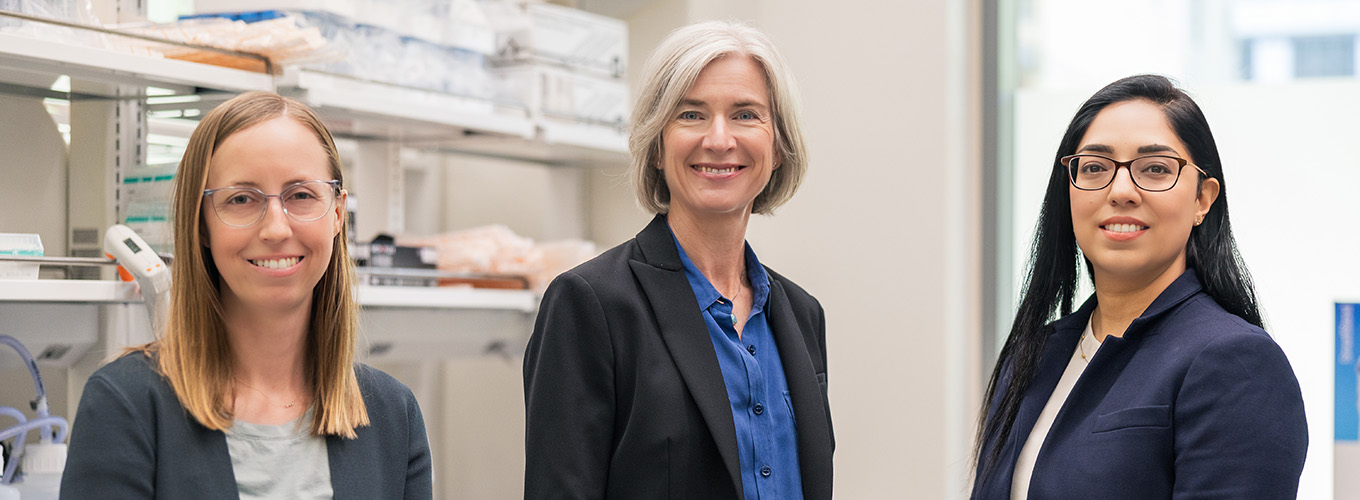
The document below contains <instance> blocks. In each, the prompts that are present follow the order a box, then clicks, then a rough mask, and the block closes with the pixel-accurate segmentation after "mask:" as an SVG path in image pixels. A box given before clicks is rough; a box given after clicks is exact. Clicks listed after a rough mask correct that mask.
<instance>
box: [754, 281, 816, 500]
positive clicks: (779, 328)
mask: <svg viewBox="0 0 1360 500" xmlns="http://www.w3.org/2000/svg"><path fill="white" fill-rule="evenodd" d="M767 307H768V309H769V314H768V315H767V316H766V320H767V321H768V322H769V324H770V330H771V331H772V332H773V334H774V342H775V345H776V346H777V347H778V349H779V357H780V359H781V360H782V361H783V363H784V378H785V379H787V381H788V384H789V393H790V394H791V395H792V396H793V414H794V415H795V417H796V416H798V415H802V416H803V417H802V418H799V419H798V420H797V421H798V426H797V427H798V462H799V464H800V465H801V468H802V469H803V470H802V472H803V496H804V498H807V499H809V500H811V499H821V498H831V481H830V480H831V478H830V477H827V475H826V474H824V473H823V472H822V471H830V470H832V469H831V449H830V448H829V447H827V446H826V443H830V439H829V438H830V436H831V429H830V428H828V424H827V421H826V419H825V418H823V416H824V415H826V414H827V409H826V400H825V398H824V395H823V394H822V388H821V385H819V384H818V383H817V375H816V373H817V368H816V367H814V366H813V360H812V356H811V354H810V353H809V352H808V344H809V343H811V342H816V338H815V337H812V336H813V335H815V334H816V333H815V332H805V331H803V330H802V329H801V328H799V327H798V322H797V321H795V320H794V318H795V316H794V315H793V308H792V307H791V305H790V304H789V298H788V295H787V294H785V293H784V286H783V284H782V283H780V282H778V281H775V280H771V281H770V298H769V303H768V306H767Z"/></svg>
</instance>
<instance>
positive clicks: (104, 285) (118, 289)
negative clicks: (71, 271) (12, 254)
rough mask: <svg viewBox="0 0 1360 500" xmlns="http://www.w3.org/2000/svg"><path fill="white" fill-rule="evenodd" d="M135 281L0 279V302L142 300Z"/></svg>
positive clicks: (107, 301)
mask: <svg viewBox="0 0 1360 500" xmlns="http://www.w3.org/2000/svg"><path fill="white" fill-rule="evenodd" d="M141 301H142V293H141V289H140V288H138V287H137V284H136V283H131V282H122V281H110V280H10V279H6V280H0V302H68V303H121V302H141Z"/></svg>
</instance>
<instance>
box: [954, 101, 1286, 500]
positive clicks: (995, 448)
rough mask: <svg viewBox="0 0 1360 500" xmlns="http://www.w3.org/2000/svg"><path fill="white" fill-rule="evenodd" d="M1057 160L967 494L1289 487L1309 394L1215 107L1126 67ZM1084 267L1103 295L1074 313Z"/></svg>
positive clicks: (1166, 493) (1271, 493) (1091, 105)
mask: <svg viewBox="0 0 1360 500" xmlns="http://www.w3.org/2000/svg"><path fill="white" fill-rule="evenodd" d="M1056 156H1057V158H1056V160H1055V162H1054V168H1053V173H1052V175H1051V176H1050V177H1049V183H1048V191H1047V194H1046V195H1045V196H1044V205H1043V209H1042V211H1041V212H1040V215H1039V223H1038V227H1037V229H1036V234H1035V240H1034V242H1033V246H1032V250H1031V251H1032V255H1031V260H1030V265H1029V274H1028V276H1027V278H1026V281H1025V289H1024V293H1023V295H1022V297H1021V301H1020V306H1019V310H1018V312H1017V314H1016V317H1015V322H1014V323H1013V324H1012V326H1011V331H1010V335H1009V336H1008V337H1007V339H1006V342H1005V344H1004V345H1003V346H1002V348H1001V354H1000V357H999V359H998V360H997V364H996V368H995V369H994V371H993V373H992V377H991V381H990V382H989V383H988V387H987V397H986V399H985V404H984V407H983V409H982V410H983V417H982V419H981V421H980V424H979V428H978V436H977V438H978V439H977V442H978V444H977V449H976V450H975V453H976V463H977V470H976V476H975V482H974V485H973V494H972V497H973V498H976V499H1007V498H1011V499H1025V498H1035V499H1041V498H1102V499H1116V498H1130V499H1139V500H1147V499H1155V498H1192V497H1193V498H1256V499H1260V498H1294V497H1295V495H1296V494H1297V490H1298V483H1299V475H1300V473H1301V472H1302V469H1303V462H1304V455H1305V453H1306V451H1307V448H1308V432H1307V423H1306V421H1305V419H1304V410H1303V400H1302V396H1301V393H1300V391H1299V384H1298V380H1297V379H1296V378H1295V376H1294V372H1293V370H1292V368H1291V367H1290V365H1289V361H1288V359H1286V358H1285V355H1284V353H1283V351H1281V350H1280V348H1279V346H1278V345H1276V343H1275V342H1274V341H1273V340H1272V339H1271V338H1270V336H1269V335H1268V334H1267V333H1266V332H1265V330H1264V329H1263V326H1264V325H1263V323H1262V321H1261V313H1260V311H1259V310H1258V307H1257V301H1256V293H1255V291H1254V290H1253V286H1252V282H1251V278H1250V276H1249V274H1248V273H1247V270H1246V266H1245V265H1244V264H1243V262H1242V260H1241V258H1240V257H1239V255H1238V252H1237V247H1236V244H1235V242H1234V241H1233V236H1232V229H1231V226H1230V224H1229V220H1228V199H1227V187H1226V184H1225V182H1224V178H1223V165H1222V163H1221V162H1220V161H1219V156H1218V148H1217V146H1216V145H1215V144H1214V138H1213V134H1212V133H1211V132H1210V131H1209V124H1208V122H1207V121H1206V119H1205V118H1204V113H1203V112H1202V111H1200V109H1199V106H1198V105H1196V104H1195V102H1194V101H1193V100H1191V99H1190V97H1189V96H1188V95H1186V94H1185V92H1183V91H1181V90H1180V89H1178V88H1176V86H1175V85H1174V84H1173V83H1172V82H1171V81H1169V80H1167V79H1166V78H1164V77H1160V76H1153V75H1139V76H1133V77H1129V78H1124V79H1122V80H1119V81H1116V82H1114V83H1112V84H1110V85H1108V86H1106V87H1105V88H1103V89H1101V90H1100V91H1099V92H1096V94H1095V95H1094V96H1092V97H1091V98H1090V99H1088V100H1087V101H1086V102H1085V103H1084V104H1082V106H1081V108H1080V109H1079V110H1078V111H1077V114H1076V116H1074V117H1073V118H1072V122H1071V123H1070V124H1069V125H1068V127H1067V132H1066V133H1065V134H1064V135H1063V139H1062V143H1061V144H1059V146H1058V152H1057V155H1056ZM1082 262H1084V263H1085V265H1086V270H1087V274H1088V276H1089V277H1090V278H1091V281H1092V284H1093V285H1094V288H1095V294H1094V295H1093V296H1092V297H1091V298H1089V299H1087V300H1086V302H1085V303H1084V304H1083V305H1082V306H1081V307H1079V308H1078V309H1077V310H1076V311H1075V312H1073V311H1072V306H1073V299H1074V295H1075V293H1076V289H1077V280H1078V279H1079V274H1080V273H1079V267H1080V265H1081V263H1082ZM1058 311H1061V315H1062V317H1061V319H1058V320H1057V321H1051V320H1052V318H1053V316H1054V313H1055V312H1058Z"/></svg>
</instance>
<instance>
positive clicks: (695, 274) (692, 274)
mask: <svg viewBox="0 0 1360 500" xmlns="http://www.w3.org/2000/svg"><path fill="white" fill-rule="evenodd" d="M671 239H672V240H674V241H675V248H676V250H678V251H679V252H680V264H681V266H683V267H684V269H685V278H688V279H689V286H690V288H691V289H693V290H694V298H695V299H696V300H698V302H699V307H700V308H702V309H708V306H710V305H713V303H714V302H717V301H718V299H720V298H723V296H722V294H721V293H718V289H717V288H714V287H713V283H712V282H711V281H709V280H708V277H706V276H704V274H703V273H701V272H699V268H698V267H695V265H694V261H692V260H690V258H689V254H688V253H685V247H683V246H680V240H679V239H676V238H675V232H674V231H672V232H671ZM743 244H744V245H745V247H746V278H747V279H748V280H750V281H751V292H752V293H751V295H752V297H751V299H752V303H751V314H755V313H756V312H758V311H761V310H763V309H764V308H765V301H767V300H769V297H770V276H769V275H768V274H766V273H765V266H763V265H761V264H760V260H759V259H757V258H756V252H755V251H754V250H752V249H751V244H750V243H743Z"/></svg>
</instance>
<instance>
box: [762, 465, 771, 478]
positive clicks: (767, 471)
mask: <svg viewBox="0 0 1360 500" xmlns="http://www.w3.org/2000/svg"><path fill="white" fill-rule="evenodd" d="M771 472H774V471H772V470H770V466H768V465H766V466H764V467H761V468H760V475H762V476H765V477H770V473H771Z"/></svg>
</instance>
